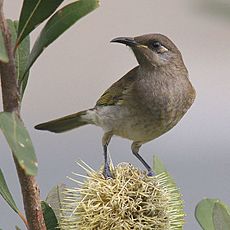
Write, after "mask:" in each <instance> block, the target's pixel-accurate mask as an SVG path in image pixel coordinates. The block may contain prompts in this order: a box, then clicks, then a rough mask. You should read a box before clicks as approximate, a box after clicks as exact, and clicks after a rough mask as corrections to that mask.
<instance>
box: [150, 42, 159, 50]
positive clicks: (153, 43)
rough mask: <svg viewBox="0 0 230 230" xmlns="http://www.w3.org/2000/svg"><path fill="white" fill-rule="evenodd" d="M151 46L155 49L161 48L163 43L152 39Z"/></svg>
mask: <svg viewBox="0 0 230 230" xmlns="http://www.w3.org/2000/svg"><path fill="white" fill-rule="evenodd" d="M149 47H150V48H151V49H154V50H158V49H160V48H161V43H160V42H158V41H151V42H150V44H149Z"/></svg>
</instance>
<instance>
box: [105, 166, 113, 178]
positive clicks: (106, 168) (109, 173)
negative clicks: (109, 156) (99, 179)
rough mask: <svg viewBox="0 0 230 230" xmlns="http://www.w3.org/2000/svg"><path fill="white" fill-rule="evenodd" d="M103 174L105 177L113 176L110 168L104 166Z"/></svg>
mask: <svg viewBox="0 0 230 230" xmlns="http://www.w3.org/2000/svg"><path fill="white" fill-rule="evenodd" d="M103 176H104V177H105V179H106V180H107V179H112V178H113V176H112V173H111V170H110V168H109V167H105V168H104V171H103Z"/></svg>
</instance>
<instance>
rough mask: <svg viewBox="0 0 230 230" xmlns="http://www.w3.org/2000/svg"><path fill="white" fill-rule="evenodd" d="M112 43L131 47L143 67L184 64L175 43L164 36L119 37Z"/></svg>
mask: <svg viewBox="0 0 230 230" xmlns="http://www.w3.org/2000/svg"><path fill="white" fill-rule="evenodd" d="M111 42H118V43H122V44H125V45H127V46H129V47H130V48H131V49H132V50H133V52H134V54H135V56H136V58H137V61H138V62H139V64H140V65H141V66H143V65H151V66H155V67H156V66H164V65H169V64H173V63H174V64H183V61H182V56H181V53H180V51H179V50H178V48H177V47H176V46H175V45H174V43H173V42H172V41H171V40H170V39H169V38H167V37H166V36H164V35H162V34H146V35H142V36H137V37H118V38H115V39H113V40H112V41H111Z"/></svg>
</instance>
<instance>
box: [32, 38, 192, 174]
mask: <svg viewBox="0 0 230 230" xmlns="http://www.w3.org/2000/svg"><path fill="white" fill-rule="evenodd" d="M111 42H117V43H122V44H125V45H127V46H129V47H130V48H131V49H132V51H133V53H134V55H135V57H136V59H137V62H138V65H137V66H136V67H135V68H133V69H132V70H130V71H129V72H128V73H126V74H125V75H124V76H123V77H122V78H121V79H119V80H118V81H117V82H115V83H114V84H112V85H111V86H110V87H109V88H108V89H107V90H106V91H105V92H104V93H103V94H102V96H101V97H100V98H99V99H98V101H97V102H96V105H95V106H94V107H93V108H90V109H87V110H84V111H81V112H77V113H74V114H72V115H68V116H65V117H62V118H59V119H55V120H52V121H48V122H46V123H42V124H39V125H37V126H35V128H36V129H40V130H48V131H51V132H55V133H61V132H65V131H68V130H71V129H74V128H78V127H80V126H83V125H87V124H93V125H96V126H99V127H101V128H102V129H103V130H104V135H103V137H102V145H103V150H104V160H105V162H104V172H103V174H104V176H105V178H110V177H112V174H111V171H110V167H109V159H108V156H107V147H108V144H109V142H110V140H111V137H112V136H113V135H117V136H120V137H123V138H127V139H129V140H132V141H133V142H132V145H131V149H132V153H133V154H134V155H135V156H136V157H137V158H138V159H139V160H140V161H141V162H142V163H143V165H144V166H145V167H146V169H147V171H148V175H149V176H151V175H153V171H152V168H151V167H150V166H149V165H148V164H147V163H146V162H145V160H144V159H143V158H142V157H141V156H140V155H139V149H140V147H141V146H142V145H143V144H144V143H146V142H149V141H151V140H153V139H155V138H157V137H159V136H161V135H162V134H164V133H165V132H167V131H169V130H170V129H171V128H172V127H174V126H175V125H176V124H177V123H178V121H180V120H181V118H182V117H183V116H184V114H185V113H186V112H187V110H188V109H189V108H190V106H191V105H192V104H193V101H194V99H195V90H194V88H193V86H192V84H191V82H190V81H189V78H188V71H187V69H186V67H185V64H184V62H183V59H182V55H181V53H180V51H179V50H178V48H177V47H176V46H175V45H174V43H173V42H172V41H171V40H170V39H169V38H168V37H166V36H164V35H162V34H146V35H142V36H137V37H118V38H115V39H113V40H112V41H111Z"/></svg>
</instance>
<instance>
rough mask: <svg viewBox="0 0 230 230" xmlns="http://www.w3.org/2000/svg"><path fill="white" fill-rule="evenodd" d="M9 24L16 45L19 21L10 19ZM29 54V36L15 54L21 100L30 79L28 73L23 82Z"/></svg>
mask: <svg viewBox="0 0 230 230" xmlns="http://www.w3.org/2000/svg"><path fill="white" fill-rule="evenodd" d="M7 23H8V28H9V29H10V32H11V35H12V42H13V44H14V45H15V44H16V39H17V30H18V21H12V20H11V19H8V20H7ZM29 54H30V37H29V35H28V36H26V37H25V38H24V39H23V41H22V42H21V43H20V45H19V46H18V47H17V49H16V53H15V62H16V71H17V77H18V82H19V88H20V96H21V99H22V97H23V94H24V91H25V88H26V85H27V81H28V77H29V71H28V72H27V74H26V75H25V77H24V79H23V80H22V78H23V74H24V72H25V69H26V66H27V62H28V60H29Z"/></svg>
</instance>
